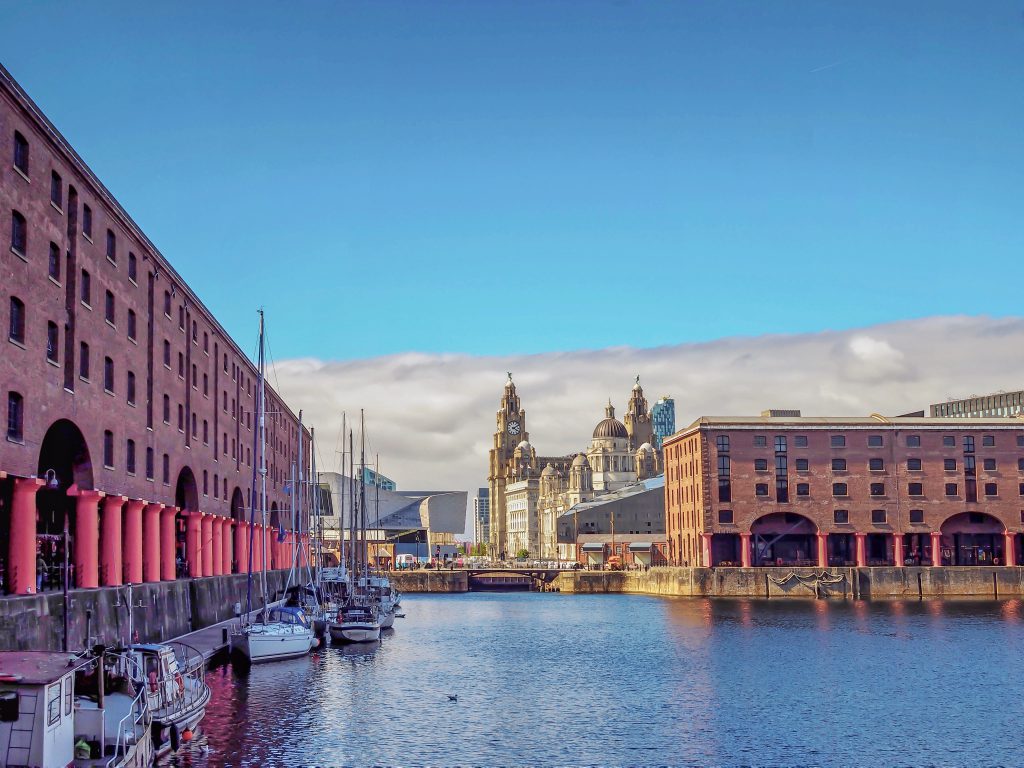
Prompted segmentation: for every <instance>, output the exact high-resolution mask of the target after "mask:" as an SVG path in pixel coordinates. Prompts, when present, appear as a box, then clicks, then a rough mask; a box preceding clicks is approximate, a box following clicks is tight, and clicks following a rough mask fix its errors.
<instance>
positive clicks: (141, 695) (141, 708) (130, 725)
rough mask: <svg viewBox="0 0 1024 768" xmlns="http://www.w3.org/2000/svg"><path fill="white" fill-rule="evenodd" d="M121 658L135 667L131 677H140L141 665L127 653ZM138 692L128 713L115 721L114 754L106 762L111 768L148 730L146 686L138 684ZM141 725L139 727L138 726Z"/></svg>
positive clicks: (108, 767)
mask: <svg viewBox="0 0 1024 768" xmlns="http://www.w3.org/2000/svg"><path fill="white" fill-rule="evenodd" d="M121 660H122V661H123V662H124V663H125V664H127V665H128V666H130V667H135V670H134V673H133V675H132V676H133V677H136V676H137V677H138V679H142V675H143V673H142V665H141V664H139V663H138V661H136V660H135V659H133V658H131V657H130V656H127V655H122V656H121ZM138 689H139V690H138V692H136V694H135V698H134V699H132V703H131V706H130V707H129V709H128V714H126V715H125V716H124V717H122V718H121V719H120V720H119V721H118V723H117V741H116V742H115V744H114V754H113V755H112V756H111V758H110V759H109V760H107V762H106V766H107V768H113V766H115V765H116V764H118V763H119V762H120V761H122V760H123V759H124V758H125V756H126V755H127V754H128V750H129V749H130V748H131V747H134V746H135V745H136V744H138V741H139V738H146V736H147V732H148V730H149V723H148V722H147V720H148V717H147V715H148V714H149V704H148V699H147V696H146V686H144V685H140V686H138ZM140 725H141V726H142V727H141V728H140V727H139V726H140Z"/></svg>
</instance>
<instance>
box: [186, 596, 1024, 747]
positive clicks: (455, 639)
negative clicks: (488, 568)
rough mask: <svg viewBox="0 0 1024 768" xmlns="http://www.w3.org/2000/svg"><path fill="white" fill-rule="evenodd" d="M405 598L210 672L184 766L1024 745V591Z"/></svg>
mask: <svg viewBox="0 0 1024 768" xmlns="http://www.w3.org/2000/svg"><path fill="white" fill-rule="evenodd" d="M403 610H404V611H405V612H406V614H407V618H405V619H399V620H398V622H397V629H396V630H395V631H394V632H392V633H390V634H389V635H388V636H386V637H385V638H384V639H383V641H382V642H381V643H380V644H379V645H375V646H373V647H369V648H364V647H357V646H347V647H328V648H326V649H324V650H323V651H320V652H317V653H315V654H313V655H311V656H310V657H308V658H305V659H299V660H293V661H286V662H280V663H276V664H269V665H264V666H260V667H255V668H253V669H252V670H250V671H248V672H247V673H239V672H236V671H234V670H233V669H232V668H231V667H230V666H226V667H221V668H218V669H214V670H212V671H211V672H210V674H209V680H210V683H211V685H212V687H213V702H212V704H211V707H210V710H209V712H208V714H207V716H206V720H205V728H206V731H207V733H208V734H209V737H208V738H209V746H210V751H209V753H208V754H205V755H203V754H199V753H196V754H193V755H191V756H188V757H186V758H184V759H181V760H180V761H179V762H181V763H184V764H188V765H193V766H222V765H261V766H269V765H288V766H300V765H425V764H428V765H505V766H507V765H694V766H712V765H719V766H740V765H749V766H762V765H765V766H767V765H772V766H814V765H817V766H853V765H864V766H867V765H872V766H875V765H905V766H947V765H949V766H954V765H965V766H966V765H969V766H990V765H1020V764H1021V763H1022V762H1024V751H1022V742H1024V739H1022V735H1021V734H1022V725H1024V720H1022V715H1024V654H1022V653H1021V649H1022V647H1024V604H1022V603H1021V601H1005V602H998V603H997V602H937V601H935V602H924V603H918V602H877V603H867V602H845V603H844V602H828V601H810V600H808V601H782V600H773V601H751V600H693V599H660V598H654V597H644V596H634V595H594V596H579V595H572V596H570V595H559V594H533V593H509V594H495V593H490V594H486V593H480V594H467V595H408V596H406V597H405V599H404V601H403ZM449 693H451V694H457V695H458V701H457V702H451V701H449V700H448V694H449Z"/></svg>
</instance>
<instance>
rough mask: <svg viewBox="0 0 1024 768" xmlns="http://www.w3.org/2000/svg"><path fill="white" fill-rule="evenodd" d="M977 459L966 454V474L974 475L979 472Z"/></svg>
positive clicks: (968, 475)
mask: <svg viewBox="0 0 1024 768" xmlns="http://www.w3.org/2000/svg"><path fill="white" fill-rule="evenodd" d="M976 461H977V460H976V459H975V457H974V456H964V475H966V476H967V477H974V476H975V475H976V474H977V472H976V470H975V462H976Z"/></svg>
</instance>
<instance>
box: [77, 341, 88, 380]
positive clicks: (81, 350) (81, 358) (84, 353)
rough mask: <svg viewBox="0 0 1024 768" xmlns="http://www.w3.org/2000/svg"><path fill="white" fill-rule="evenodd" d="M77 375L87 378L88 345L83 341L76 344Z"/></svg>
mask: <svg viewBox="0 0 1024 768" xmlns="http://www.w3.org/2000/svg"><path fill="white" fill-rule="evenodd" d="M78 375H79V376H81V377H82V378H83V379H85V380H86V381H88V380H89V345H88V344H86V343H85V342H84V341H83V342H81V343H80V344H79V345H78Z"/></svg>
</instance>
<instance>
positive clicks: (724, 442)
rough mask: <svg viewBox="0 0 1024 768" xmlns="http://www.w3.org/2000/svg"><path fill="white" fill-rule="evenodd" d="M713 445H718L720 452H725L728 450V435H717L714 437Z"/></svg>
mask: <svg viewBox="0 0 1024 768" xmlns="http://www.w3.org/2000/svg"><path fill="white" fill-rule="evenodd" d="M715 445H716V446H717V447H718V450H719V452H720V453H727V452H728V451H729V436H728V435H718V437H716V438H715Z"/></svg>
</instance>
